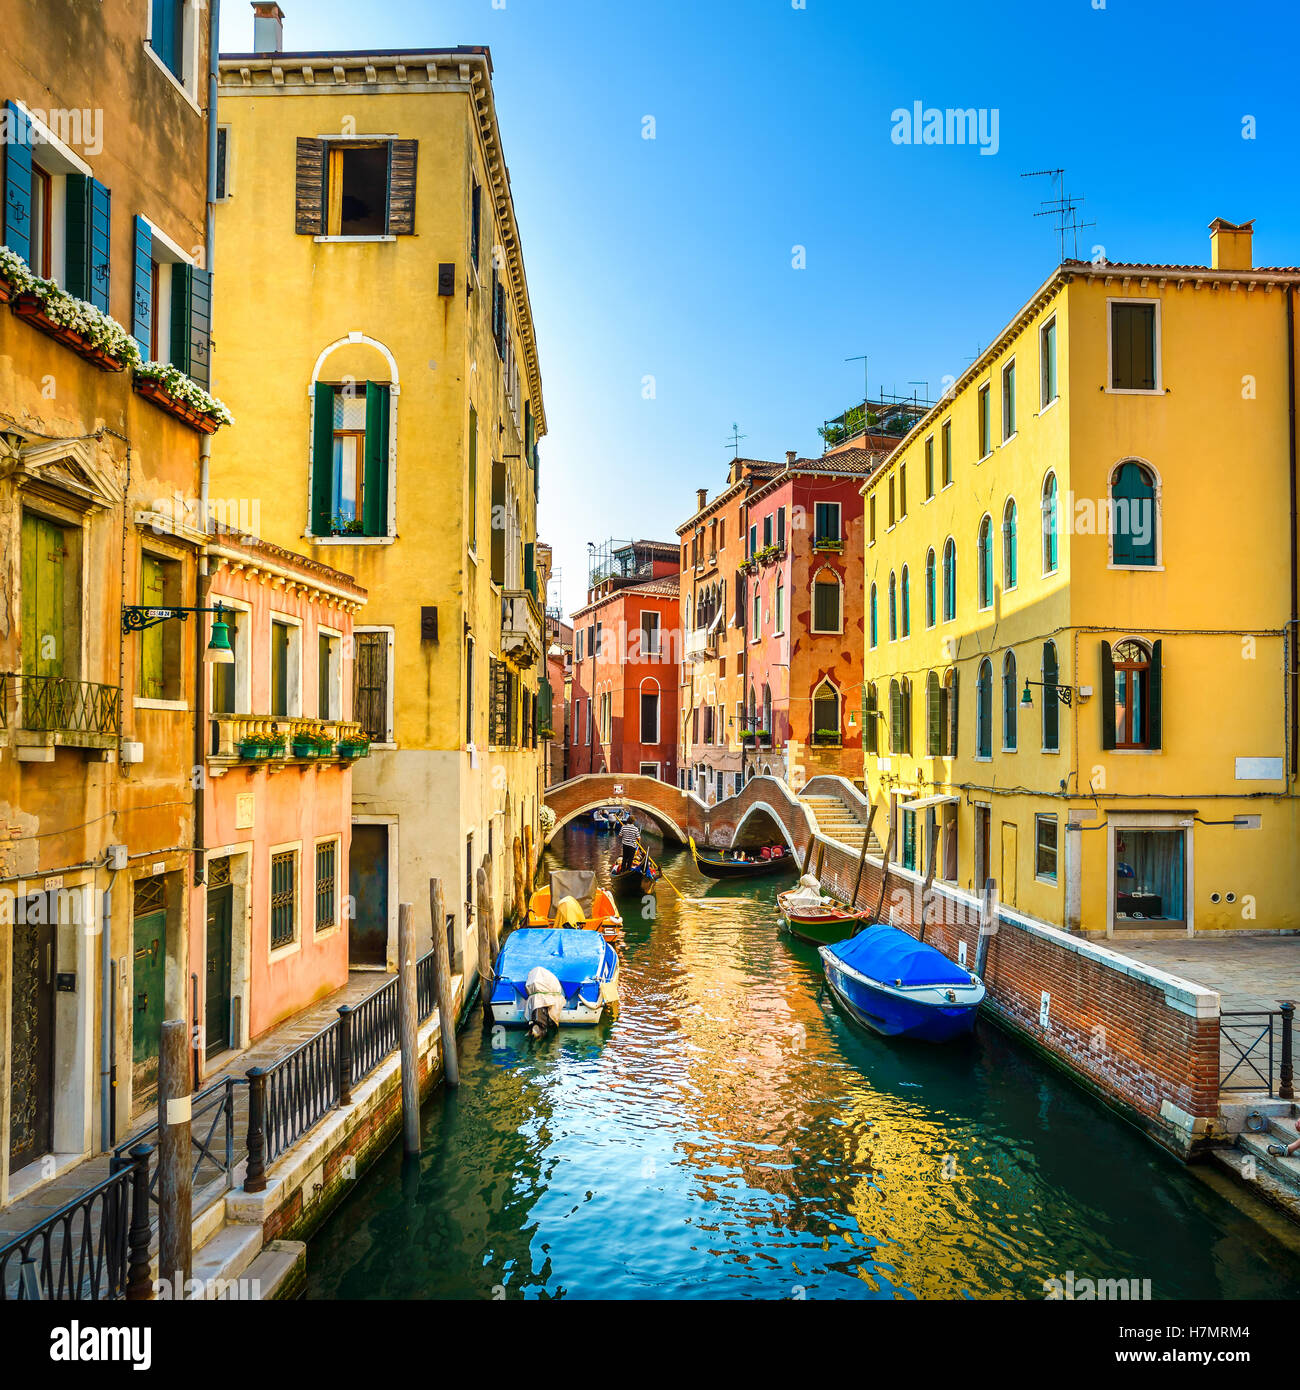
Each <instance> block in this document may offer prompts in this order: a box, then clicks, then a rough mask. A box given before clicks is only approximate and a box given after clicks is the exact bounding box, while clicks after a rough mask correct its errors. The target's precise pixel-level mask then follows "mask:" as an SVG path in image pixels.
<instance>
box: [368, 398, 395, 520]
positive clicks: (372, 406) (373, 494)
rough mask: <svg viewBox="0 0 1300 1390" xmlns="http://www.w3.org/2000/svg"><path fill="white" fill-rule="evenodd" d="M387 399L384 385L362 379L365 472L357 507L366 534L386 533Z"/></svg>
mask: <svg viewBox="0 0 1300 1390" xmlns="http://www.w3.org/2000/svg"><path fill="white" fill-rule="evenodd" d="M388 398H389V389H388V387H387V386H382V385H379V384H377V383H375V382H373V381H368V382H366V475H365V494H364V496H363V497H362V499H361V510H362V512H363V517H362V523H363V525H362V530H363V531H364V533H365V534H366V535H367V536H386V535H387V534H388Z"/></svg>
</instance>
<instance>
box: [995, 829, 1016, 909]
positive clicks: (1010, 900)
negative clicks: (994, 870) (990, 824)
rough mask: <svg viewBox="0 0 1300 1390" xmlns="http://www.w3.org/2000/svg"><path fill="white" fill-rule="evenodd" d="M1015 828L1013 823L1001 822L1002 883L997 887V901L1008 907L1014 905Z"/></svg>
mask: <svg viewBox="0 0 1300 1390" xmlns="http://www.w3.org/2000/svg"><path fill="white" fill-rule="evenodd" d="M1016 844H1017V836H1016V827H1015V825H1014V823H1013V822H1011V821H1009V820H1004V821H1003V822H1002V882H1001V883H1000V884H999V887H998V899H999V901H1000V902H1004V903H1006V905H1007V906H1008V907H1015V905H1016Z"/></svg>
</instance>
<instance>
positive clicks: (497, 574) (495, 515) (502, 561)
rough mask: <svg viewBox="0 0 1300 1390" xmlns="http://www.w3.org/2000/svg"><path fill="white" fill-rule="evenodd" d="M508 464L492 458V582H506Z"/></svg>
mask: <svg viewBox="0 0 1300 1390" xmlns="http://www.w3.org/2000/svg"><path fill="white" fill-rule="evenodd" d="M505 515H506V466H505V464H504V463H503V462H501V460H500V459H493V460H492V582H493V583H494V584H504V583H505V582H506V529H505Z"/></svg>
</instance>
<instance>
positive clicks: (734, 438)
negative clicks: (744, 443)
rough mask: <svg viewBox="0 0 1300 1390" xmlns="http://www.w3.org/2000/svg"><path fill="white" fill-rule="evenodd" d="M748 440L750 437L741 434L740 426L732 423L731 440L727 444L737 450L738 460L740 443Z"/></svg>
mask: <svg viewBox="0 0 1300 1390" xmlns="http://www.w3.org/2000/svg"><path fill="white" fill-rule="evenodd" d="M748 438H749V436H748V435H747V434H741V432H740V425H739V424H738V423H737V422H736V421H735V420H733V421H732V422H731V438H730V439H728V440H727V443H728V444H730V445H731V447H732V448H733V449H734V450H735V457H736V458H739V457H740V441H741V440H742V439H748Z"/></svg>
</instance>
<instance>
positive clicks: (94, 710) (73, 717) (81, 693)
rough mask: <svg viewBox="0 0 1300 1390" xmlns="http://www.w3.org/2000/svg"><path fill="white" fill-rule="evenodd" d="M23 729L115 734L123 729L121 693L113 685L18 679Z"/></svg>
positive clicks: (52, 678)
mask: <svg viewBox="0 0 1300 1390" xmlns="http://www.w3.org/2000/svg"><path fill="white" fill-rule="evenodd" d="M18 684H19V687H20V688H21V691H22V710H21V715H22V727H23V728H24V729H38V730H41V731H42V732H47V733H81V734H116V733H119V732H120V730H121V727H122V699H121V692H120V691H119V690H118V688H117V687H116V686H115V685H99V684H97V683H96V682H95V681H74V680H69V679H68V678H67V677H66V676H28V675H24V676H22V677H20V678H19V681H18Z"/></svg>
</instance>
